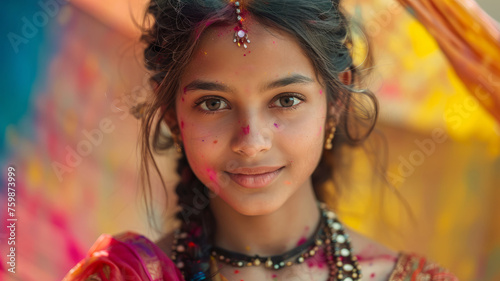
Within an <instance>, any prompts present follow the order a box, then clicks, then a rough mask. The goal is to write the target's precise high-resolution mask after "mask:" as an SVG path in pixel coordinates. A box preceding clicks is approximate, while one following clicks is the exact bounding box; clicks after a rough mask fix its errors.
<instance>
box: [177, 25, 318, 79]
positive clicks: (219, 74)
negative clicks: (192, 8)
mask: <svg viewBox="0 0 500 281" xmlns="http://www.w3.org/2000/svg"><path fill="white" fill-rule="evenodd" d="M247 26H248V27H247V32H248V39H249V40H250V41H251V42H250V43H249V44H247V45H248V47H247V48H244V47H243V46H240V47H238V45H237V44H236V43H235V42H234V41H233V40H234V36H235V30H234V27H233V26H217V27H215V26H214V27H210V28H208V29H207V30H206V31H205V32H204V33H203V34H202V36H200V39H199V40H200V41H199V44H198V46H197V48H196V50H195V53H194V54H193V57H192V59H191V61H190V62H189V63H188V66H187V68H186V71H185V72H184V75H183V77H182V79H181V80H182V83H189V81H187V80H193V79H198V78H200V77H201V78H208V79H233V78H234V79H237V78H239V79H243V78H244V79H247V80H253V79H261V78H265V76H269V75H272V76H273V77H274V76H276V75H278V76H285V75H287V74H291V73H300V74H302V75H304V76H309V77H311V78H314V73H315V72H314V68H313V66H312V63H311V62H310V60H309V58H308V57H307V56H306V55H305V53H304V51H303V50H302V49H301V47H300V45H299V44H298V43H297V41H296V40H295V39H294V38H293V37H292V36H291V35H289V34H287V33H285V32H282V31H280V30H277V29H275V28H271V27H267V26H264V25H262V24H259V23H258V22H255V21H254V22H251V24H248V25H247Z"/></svg>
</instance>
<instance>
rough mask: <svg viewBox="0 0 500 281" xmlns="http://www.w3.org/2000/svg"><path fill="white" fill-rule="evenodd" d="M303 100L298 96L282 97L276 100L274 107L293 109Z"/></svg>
mask: <svg viewBox="0 0 500 281" xmlns="http://www.w3.org/2000/svg"><path fill="white" fill-rule="evenodd" d="M302 101H303V99H301V98H299V97H296V96H282V97H279V98H277V99H276V101H275V102H274V105H276V106H279V107H293V106H296V105H297V104H299V103H301V102H302Z"/></svg>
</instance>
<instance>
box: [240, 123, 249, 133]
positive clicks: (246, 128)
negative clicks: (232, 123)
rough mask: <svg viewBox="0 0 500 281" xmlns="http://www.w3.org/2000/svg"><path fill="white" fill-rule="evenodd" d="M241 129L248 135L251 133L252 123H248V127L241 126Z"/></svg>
mask: <svg viewBox="0 0 500 281" xmlns="http://www.w3.org/2000/svg"><path fill="white" fill-rule="evenodd" d="M241 130H242V131H243V134H245V135H248V134H249V133H250V125H247V126H246V127H241Z"/></svg>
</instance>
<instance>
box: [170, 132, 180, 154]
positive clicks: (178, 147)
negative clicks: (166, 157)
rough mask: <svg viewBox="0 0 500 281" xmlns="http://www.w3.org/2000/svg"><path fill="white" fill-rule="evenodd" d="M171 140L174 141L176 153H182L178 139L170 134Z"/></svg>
mask: <svg viewBox="0 0 500 281" xmlns="http://www.w3.org/2000/svg"><path fill="white" fill-rule="evenodd" d="M172 139H173V140H174V147H175V151H177V152H178V153H181V152H182V146H181V145H180V144H179V137H178V136H177V135H176V134H172Z"/></svg>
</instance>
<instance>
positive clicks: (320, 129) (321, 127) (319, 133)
mask: <svg viewBox="0 0 500 281" xmlns="http://www.w3.org/2000/svg"><path fill="white" fill-rule="evenodd" d="M322 130H323V126H319V131H318V134H317V135H316V136H319V135H321V131H322Z"/></svg>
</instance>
